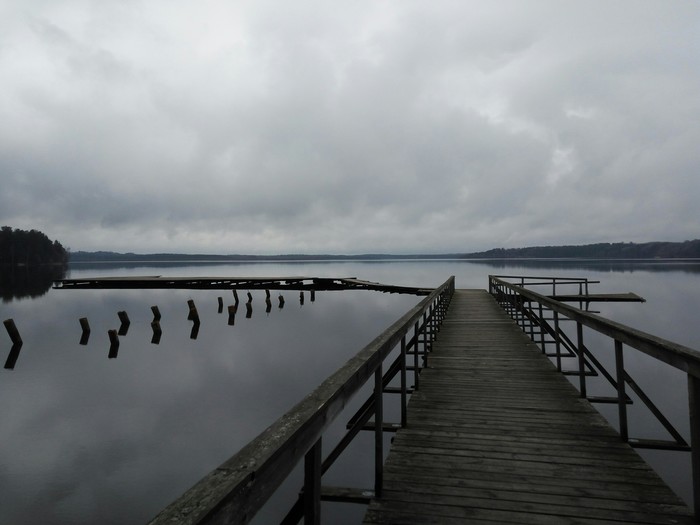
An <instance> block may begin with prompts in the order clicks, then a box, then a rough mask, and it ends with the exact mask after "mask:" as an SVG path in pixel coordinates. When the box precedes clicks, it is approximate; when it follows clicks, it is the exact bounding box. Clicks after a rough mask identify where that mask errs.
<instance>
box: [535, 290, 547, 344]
mask: <svg viewBox="0 0 700 525" xmlns="http://www.w3.org/2000/svg"><path fill="white" fill-rule="evenodd" d="M537 305H538V307H539V313H540V321H539V322H540V347H541V348H542V353H543V354H545V353H547V350H546V347H545V344H544V319H543V318H544V311H543V309H542V303H537Z"/></svg>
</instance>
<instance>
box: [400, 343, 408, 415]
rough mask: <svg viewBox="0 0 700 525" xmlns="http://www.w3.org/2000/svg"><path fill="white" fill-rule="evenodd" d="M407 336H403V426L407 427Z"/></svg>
mask: <svg viewBox="0 0 700 525" xmlns="http://www.w3.org/2000/svg"><path fill="white" fill-rule="evenodd" d="M406 402H407V395H406V336H405V335H404V336H403V337H402V338H401V427H404V428H405V427H406V422H407V420H408V415H407V410H406Z"/></svg>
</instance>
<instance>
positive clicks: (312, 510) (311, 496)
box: [304, 438, 322, 525]
mask: <svg viewBox="0 0 700 525" xmlns="http://www.w3.org/2000/svg"><path fill="white" fill-rule="evenodd" d="M321 439H322V438H318V441H316V443H315V444H314V446H313V447H311V449H310V450H309V451H308V452H307V453H306V456H304V525H320V524H321V463H322V462H321Z"/></svg>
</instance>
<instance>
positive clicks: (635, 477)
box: [364, 290, 696, 525]
mask: <svg viewBox="0 0 700 525" xmlns="http://www.w3.org/2000/svg"><path fill="white" fill-rule="evenodd" d="M364 522H365V523H366V524H385V523H392V524H414V523H415V524H418V523H420V524H450V523H477V524H478V523H484V524H487V523H488V524H491V525H493V524H494V523H518V524H528V523H532V524H549V523H552V524H554V523H556V524H560V523H577V524H591V525H592V524H596V525H602V524H612V523H616V524H619V523H648V524H661V523H665V524H679V523H680V524H685V523H688V524H690V523H696V521H695V519H694V518H693V516H692V513H691V511H690V510H689V509H688V507H687V506H686V505H685V504H684V503H683V502H682V501H681V500H680V499H679V498H678V497H677V496H676V495H675V494H674V493H673V492H672V491H671V489H670V488H668V487H667V486H666V484H665V483H664V482H663V481H662V480H661V479H660V478H659V476H658V475H657V474H656V473H655V472H654V471H653V470H652V469H651V468H650V467H649V466H648V465H647V464H646V463H645V462H644V461H643V460H642V459H641V457H640V456H639V455H638V454H637V453H636V452H635V451H634V450H633V448H632V447H631V446H630V445H629V444H627V443H625V442H624V441H623V440H622V439H621V437H620V434H619V433H618V432H617V431H615V430H614V429H613V428H612V427H611V426H610V425H609V424H608V423H607V422H606V421H605V419H604V418H603V417H602V416H601V415H600V414H599V413H598V412H597V411H596V410H595V409H594V408H593V407H592V406H591V405H590V403H589V402H588V401H587V400H585V399H582V398H581V394H580V393H579V391H577V390H576V388H574V386H573V385H572V384H571V383H570V382H569V381H568V380H567V379H566V378H565V377H564V376H563V375H562V374H560V373H559V372H558V371H557V369H556V367H555V366H554V365H553V364H552V363H551V362H550V361H549V359H547V358H546V357H545V356H543V355H542V351H541V350H540V349H539V348H538V347H537V346H536V345H535V344H534V343H532V342H531V340H530V338H528V337H527V335H526V334H525V333H524V332H523V331H522V330H521V329H520V328H519V327H518V325H517V324H516V323H515V322H514V321H512V320H511V318H510V317H508V315H507V314H506V313H505V312H504V310H503V309H502V308H501V307H500V306H499V305H498V304H497V302H496V300H495V299H494V298H493V296H492V295H490V294H489V293H487V292H486V291H485V290H457V291H456V292H455V294H454V295H453V297H452V301H451V304H450V308H449V310H448V313H447V316H446V318H445V320H444V322H443V324H442V327H441V329H440V332H439V336H438V337H437V339H436V341H435V342H434V343H433V348H432V352H430V354H429V357H428V361H427V366H426V368H424V369H423V370H422V372H421V375H420V389H419V390H417V391H415V392H414V393H413V395H412V396H411V398H410V401H409V403H408V419H407V424H406V426H405V427H404V428H401V429H400V430H398V432H397V434H396V436H395V439H394V442H393V444H392V446H391V450H390V452H389V457H388V459H387V461H386V463H385V464H384V472H383V483H382V488H381V494H380V495H379V496H378V497H375V498H373V499H372V501H371V503H370V505H369V508H368V511H367V513H366V516H365V521H364Z"/></svg>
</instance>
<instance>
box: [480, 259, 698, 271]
mask: <svg viewBox="0 0 700 525" xmlns="http://www.w3.org/2000/svg"><path fill="white" fill-rule="evenodd" d="M468 262H470V263H473V264H479V265H483V266H489V267H492V268H496V269H499V270H510V271H515V270H518V269H533V270H566V271H571V270H583V271H591V270H592V271H595V272H639V271H642V270H643V271H647V272H664V273H668V272H684V273H692V274H700V260H697V259H685V260H678V259H650V260H631V259H630V260H612V259H607V260H595V259H562V260H555V259H493V260H485V259H480V260H470V261H468Z"/></svg>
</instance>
